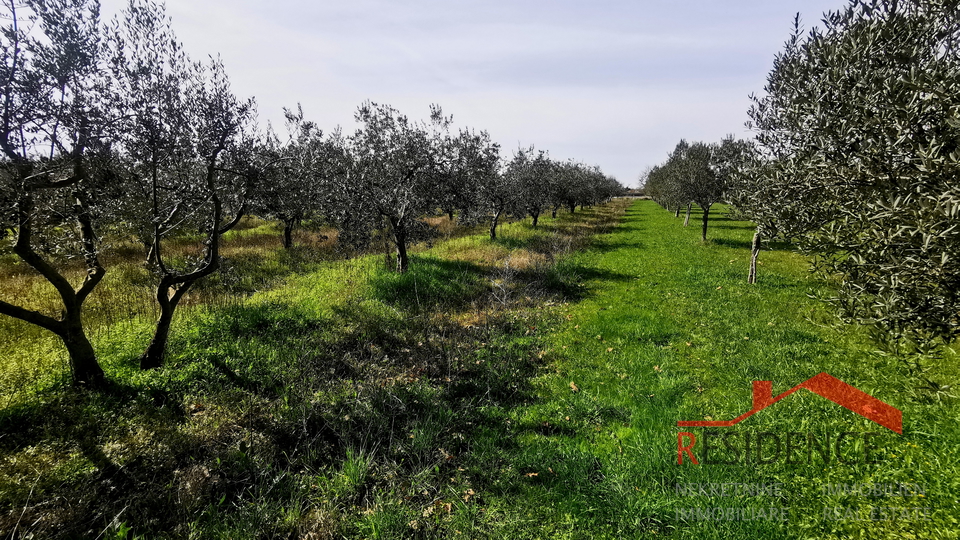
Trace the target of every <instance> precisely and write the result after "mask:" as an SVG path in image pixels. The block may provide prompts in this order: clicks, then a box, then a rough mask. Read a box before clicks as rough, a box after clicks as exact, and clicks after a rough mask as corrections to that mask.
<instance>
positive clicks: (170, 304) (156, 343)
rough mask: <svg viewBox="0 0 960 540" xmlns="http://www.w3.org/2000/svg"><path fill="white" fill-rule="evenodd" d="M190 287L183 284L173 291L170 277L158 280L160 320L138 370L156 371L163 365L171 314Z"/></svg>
mask: <svg viewBox="0 0 960 540" xmlns="http://www.w3.org/2000/svg"><path fill="white" fill-rule="evenodd" d="M191 285H193V282H190V283H184V284H182V285H181V286H180V288H179V289H176V290H174V289H173V285H172V276H166V277H164V278H163V279H161V280H160V285H159V286H158V287H157V302H158V303H159V304H160V318H159V319H157V326H156V328H155V329H154V331H153V339H151V340H150V345H148V346H147V350H145V351H144V352H143V354H142V355H141V356H140V369H156V368H159V367H160V366H162V365H163V359H164V356H166V353H167V341H168V338H169V337H170V326H171V325H172V324H173V314H174V312H175V311H176V309H177V304H179V303H180V299H181V298H182V297H183V295H184V294H185V293H186V292H187V290H188V289H189V288H190V286H191ZM171 293H172V294H171Z"/></svg>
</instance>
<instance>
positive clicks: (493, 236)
mask: <svg viewBox="0 0 960 540" xmlns="http://www.w3.org/2000/svg"><path fill="white" fill-rule="evenodd" d="M499 222H500V211H499V210H497V212H496V213H495V214H494V215H493V218H492V219H491V220H490V239H491V240H496V239H497V225H498V224H499Z"/></svg>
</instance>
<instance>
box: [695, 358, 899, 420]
mask: <svg viewBox="0 0 960 540" xmlns="http://www.w3.org/2000/svg"><path fill="white" fill-rule="evenodd" d="M801 388H805V389H807V390H809V391H811V392H813V393H814V394H817V395H818V396H821V397H824V398H827V399H829V400H830V401H832V402H834V403H836V404H837V405H840V406H841V407H845V408H847V409H849V410H851V411H853V412H855V413H857V414H859V415H860V416H862V417H864V418H866V419H868V420H870V421H872V422H875V423H877V424H880V425H881V426H883V427H885V428H887V429H889V430H891V431H894V432H896V433H899V434H903V412H902V411H900V409H897V408H896V407H894V406H892V405H889V404H887V403H884V402H883V401H880V400H879V399H877V398H875V397H873V396H871V395H870V394H868V393H866V392H864V391H862V390H860V389H858V388H856V387H853V386H850V385H849V384H847V383H845V382H843V381H841V380H840V379H838V378H836V377H834V376H833V375H830V374H829V373H826V372H821V373H818V374H816V375H814V376H813V377H811V378H809V379H807V380H806V381H804V382H802V383H800V384H798V385H796V386H794V387H793V388H791V389H790V390H787V391H786V392H784V393H782V394H780V395H779V396H776V397H774V396H773V383H772V382H771V381H753V408H751V409H750V410H749V411H747V412H745V413H743V414H741V415H740V416H738V417H736V418H734V419H733V420H694V421H684V420H680V421H678V422H677V425H678V426H680V427H729V426H732V425H734V424H738V423H740V422H742V421H743V420H745V419H747V418H749V417H751V416H753V415H754V414H757V413H758V412H760V411H762V410H763V409H766V408H767V407H769V406H770V405H773V404H774V403H776V402H778V401H780V400H782V399H783V398H785V397H787V396H789V395H790V394H793V393H794V392H796V391H797V390H800V389H801Z"/></svg>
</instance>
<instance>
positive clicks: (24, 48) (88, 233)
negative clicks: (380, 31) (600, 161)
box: [0, 0, 623, 385]
mask: <svg viewBox="0 0 960 540" xmlns="http://www.w3.org/2000/svg"><path fill="white" fill-rule="evenodd" d="M0 32H2V38H0V55H2V62H0V87H2V96H0V155H2V159H0V227H2V231H3V235H4V237H5V238H4V239H3V242H4V245H3V248H2V249H3V251H6V252H12V253H13V254H15V256H16V257H17V258H19V259H20V260H21V261H23V262H24V263H26V264H28V265H29V266H30V267H32V268H33V269H34V270H36V271H37V272H38V273H39V274H40V275H41V276H42V277H43V278H44V279H45V280H46V281H47V282H49V283H50V285H52V286H53V287H54V288H55V289H56V291H57V293H58V295H59V297H60V299H61V301H62V304H63V305H62V310H61V311H60V312H59V313H55V314H54V313H43V312H40V311H37V310H33V309H29V308H28V307H23V306H17V305H13V304H10V303H7V302H4V301H0V314H4V315H7V316H11V317H16V318H18V319H21V320H24V321H26V322H28V323H32V324H35V325H38V326H41V327H43V328H45V329H47V330H49V331H51V332H53V333H54V334H56V335H57V336H59V337H60V339H62V341H63V343H64V345H65V346H66V349H67V352H68V354H69V357H70V366H71V372H72V375H73V378H74V381H75V382H77V383H79V384H83V385H99V384H101V383H102V382H103V380H104V374H103V371H102V369H101V368H100V366H99V364H98V361H97V357H96V354H95V352H94V350H93V347H92V345H91V344H90V341H89V339H88V337H87V335H86V333H85V330H84V325H83V317H82V312H83V309H82V308H83V304H84V301H85V300H86V299H87V298H88V297H89V295H90V294H91V292H93V291H94V289H95V288H96V287H97V285H98V284H99V283H100V282H101V280H102V279H103V277H104V275H105V273H106V271H107V269H106V268H105V267H104V265H103V263H102V257H101V254H102V251H103V247H104V239H105V238H135V239H136V240H137V241H138V242H139V243H140V244H141V245H142V246H143V254H144V259H145V260H146V261H147V263H148V264H149V265H150V267H151V269H152V270H153V273H154V275H155V277H156V280H157V281H156V300H157V303H158V306H159V308H160V317H159V319H158V321H157V325H156V328H155V331H154V336H153V338H152V340H151V342H150V344H149V345H148V347H147V349H146V350H145V351H144V353H143V355H142V357H141V359H140V365H141V367H142V368H145V369H147V368H155V367H159V366H161V365H162V363H163V358H164V354H165V348H166V343H167V338H168V335H169V332H170V326H171V322H172V320H173V316H174V313H175V310H176V308H177V305H178V304H179V302H180V301H181V300H182V299H183V297H184V295H185V294H186V293H187V292H188V291H189V290H190V289H191V287H192V286H194V285H195V284H196V283H197V282H198V281H199V280H201V279H203V278H204V277H207V276H209V275H211V274H213V273H215V272H217V271H218V269H219V268H220V265H221V256H220V249H221V245H222V242H223V235H224V234H225V233H226V232H228V231H229V230H231V229H232V228H233V227H235V226H236V225H237V223H238V222H239V221H240V219H241V218H242V216H244V215H248V214H255V215H260V216H263V217H266V218H270V219H275V220H278V221H279V222H281V223H282V225H283V233H282V243H283V245H284V246H285V247H290V246H291V245H292V243H293V235H292V233H293V231H294V230H295V229H296V228H297V227H299V226H301V225H302V224H304V223H307V222H322V223H325V224H327V225H330V226H332V227H335V228H336V229H337V230H338V241H339V242H341V243H343V244H344V245H350V246H354V247H363V246H367V245H369V244H370V243H371V242H373V241H374V239H375V238H384V237H388V238H389V240H390V242H391V243H392V244H393V246H394V248H395V252H396V258H397V270H398V271H400V272H403V271H405V270H406V269H407V267H408V264H409V257H408V254H407V251H408V247H409V246H410V244H411V243H413V242H415V241H417V240H418V239H420V238H423V236H424V234H425V233H426V232H427V231H426V230H427V227H428V226H427V225H426V224H425V222H424V221H423V218H424V217H428V216H432V215H437V214H439V213H441V212H442V213H447V214H449V215H450V217H451V219H452V218H453V217H454V216H457V218H458V219H460V220H462V221H464V222H467V223H479V222H481V221H485V222H486V223H488V224H489V226H490V236H491V238H493V237H495V236H496V231H497V226H498V223H499V222H500V220H501V219H502V218H503V217H504V216H507V215H509V216H513V217H517V218H521V217H525V216H530V217H531V218H532V219H533V224H534V225H536V224H537V220H538V218H539V216H540V215H541V214H542V213H543V212H545V211H548V210H552V211H553V212H554V214H555V213H556V210H557V209H558V208H561V207H566V208H568V209H569V210H570V211H571V212H572V211H574V209H575V208H576V207H577V206H584V205H591V204H594V203H598V202H601V201H604V200H606V199H608V198H610V197H612V196H614V195H618V194H620V193H621V192H622V190H623V187H622V186H620V184H618V183H617V182H616V180H614V179H612V178H610V177H607V176H605V175H604V174H602V173H601V172H600V170H599V169H597V168H595V167H587V166H585V165H582V164H579V163H573V162H562V163H561V162H556V161H553V160H551V159H549V158H548V157H547V155H546V153H545V152H538V151H535V150H533V149H532V148H530V149H521V150H518V151H517V152H516V153H515V155H514V156H513V158H512V159H511V160H509V161H507V160H504V159H503V158H501V156H500V148H499V146H498V145H497V144H496V143H494V142H492V141H491V138H490V136H489V134H488V133H487V132H485V131H479V132H477V131H473V130H468V129H461V130H460V131H459V132H458V133H456V134H454V133H451V130H450V126H451V123H452V119H451V118H450V117H447V116H444V114H443V113H442V111H441V109H440V108H439V107H436V106H433V107H432V108H431V111H430V117H429V120H427V121H414V120H411V119H409V118H407V117H406V116H404V115H402V114H401V113H400V112H399V111H397V110H395V109H393V108H392V107H389V106H387V105H381V104H376V103H370V102H367V103H364V104H362V105H361V106H360V107H359V108H358V110H357V112H356V115H355V116H356V120H357V121H358V123H359V124H360V128H359V129H357V130H356V131H355V132H354V133H351V134H345V133H343V132H342V130H340V129H339V128H337V129H334V130H332V131H331V132H329V133H324V132H323V131H322V130H321V129H320V128H319V126H317V125H316V124H315V123H313V122H310V121H309V120H307V119H305V117H304V114H303V111H302V110H301V109H300V107H299V106H298V107H297V109H296V110H286V111H285V117H286V130H285V131H286V133H284V134H283V135H279V134H277V133H275V132H273V131H272V130H270V129H268V130H266V132H264V130H261V129H260V128H259V126H258V124H257V117H256V104H255V102H254V100H253V99H240V98H238V97H237V96H236V95H235V94H234V93H233V91H232V90H231V88H230V81H229V78H228V77H227V74H226V70H225V68H224V66H223V63H222V62H221V61H220V60H219V59H218V58H215V57H214V58H211V59H210V60H209V61H207V62H195V61H193V60H191V59H190V58H189V57H188V56H187V55H186V53H185V52H184V51H183V50H182V47H181V45H180V44H179V42H178V41H177V39H176V36H175V35H174V33H173V31H172V29H171V25H170V20H169V18H168V17H167V16H166V14H165V11H164V8H163V6H162V5H159V4H157V3H154V2H153V1H151V0H130V2H129V4H128V6H127V7H126V9H125V10H124V11H123V12H122V13H121V14H120V16H118V17H117V18H115V19H114V20H112V21H110V22H109V23H107V24H104V23H102V22H101V19H100V14H99V3H98V2H97V0H25V1H23V2H10V3H8V4H5V13H4V24H3V27H2V29H0ZM184 234H190V235H197V234H199V235H200V236H201V238H202V246H203V247H202V250H201V251H200V253H198V254H196V256H193V257H186V258H184V257H183V256H182V255H179V256H175V255H174V254H172V253H171V252H170V249H169V245H170V241H171V239H173V238H176V237H178V236H182V235H184ZM66 258H80V259H82V260H83V261H84V264H85V267H86V269H87V271H86V275H85V277H84V279H83V280H82V282H81V283H79V284H73V283H70V282H69V280H68V279H67V278H66V277H65V274H64V272H63V269H62V268H58V262H57V261H63V260H65V259H66Z"/></svg>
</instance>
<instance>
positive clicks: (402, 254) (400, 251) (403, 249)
mask: <svg viewBox="0 0 960 540" xmlns="http://www.w3.org/2000/svg"><path fill="white" fill-rule="evenodd" d="M390 226H391V227H392V228H393V238H394V243H396V245H397V272H399V273H401V274H403V273H404V272H406V271H407V267H408V266H409V263H410V261H409V259H408V258H407V231H406V229H405V228H404V225H403V222H402V221H401V220H399V219H393V218H390Z"/></svg>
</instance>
